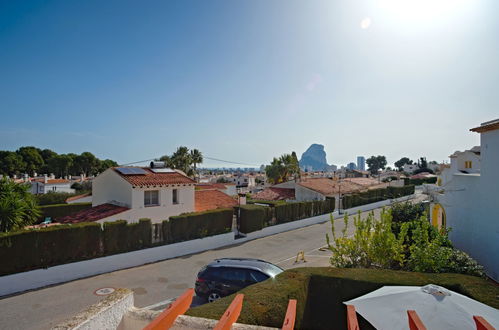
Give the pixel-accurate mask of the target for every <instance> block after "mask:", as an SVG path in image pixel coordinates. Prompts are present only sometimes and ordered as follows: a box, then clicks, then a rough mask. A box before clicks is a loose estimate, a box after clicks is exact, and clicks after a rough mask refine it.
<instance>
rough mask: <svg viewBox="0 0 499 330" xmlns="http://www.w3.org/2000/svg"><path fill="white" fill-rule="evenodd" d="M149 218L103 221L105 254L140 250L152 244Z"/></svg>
mask: <svg viewBox="0 0 499 330" xmlns="http://www.w3.org/2000/svg"><path fill="white" fill-rule="evenodd" d="M151 230H152V226H151V220H149V219H140V220H139V222H138V223H130V224H127V222H126V221H125V220H118V221H113V222H104V232H103V245H104V253H105V254H106V255H111V254H116V253H123V252H128V251H134V250H140V249H144V248H147V247H150V246H151V245H152V233H151Z"/></svg>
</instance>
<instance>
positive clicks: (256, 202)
mask: <svg viewBox="0 0 499 330" xmlns="http://www.w3.org/2000/svg"><path fill="white" fill-rule="evenodd" d="M247 203H248V204H265V205H269V206H276V205H283V204H287V202H286V201H266V200H260V199H248V200H247Z"/></svg>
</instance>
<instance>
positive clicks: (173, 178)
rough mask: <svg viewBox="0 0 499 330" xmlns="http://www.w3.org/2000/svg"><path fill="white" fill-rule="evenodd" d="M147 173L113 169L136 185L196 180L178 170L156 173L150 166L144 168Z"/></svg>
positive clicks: (190, 182) (143, 185)
mask: <svg viewBox="0 0 499 330" xmlns="http://www.w3.org/2000/svg"><path fill="white" fill-rule="evenodd" d="M143 169H144V171H145V172H146V174H132V175H124V174H121V173H120V172H118V171H117V170H116V168H113V170H114V171H115V172H116V173H117V174H118V175H119V176H121V177H122V178H123V179H125V180H126V181H128V182H129V183H130V184H131V185H132V186H134V187H150V186H164V185H169V184H193V183H196V181H194V180H192V179H191V178H189V177H188V176H186V175H184V174H182V173H179V172H178V171H174V172H169V173H154V172H153V171H151V169H150V168H147V167H144V168H143Z"/></svg>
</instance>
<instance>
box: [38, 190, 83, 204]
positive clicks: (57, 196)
mask: <svg viewBox="0 0 499 330" xmlns="http://www.w3.org/2000/svg"><path fill="white" fill-rule="evenodd" d="M76 195H80V193H65V192H53V191H49V192H48V193H46V194H38V195H35V196H36V199H37V200H38V205H52V204H65V203H66V199H68V198H69V197H73V196H76Z"/></svg>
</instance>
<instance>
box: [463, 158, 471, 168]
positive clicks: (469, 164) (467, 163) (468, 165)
mask: <svg viewBox="0 0 499 330" xmlns="http://www.w3.org/2000/svg"><path fill="white" fill-rule="evenodd" d="M471 165H472V163H471V160H467V161H465V162H464V167H465V168H471V167H472V166H471Z"/></svg>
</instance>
